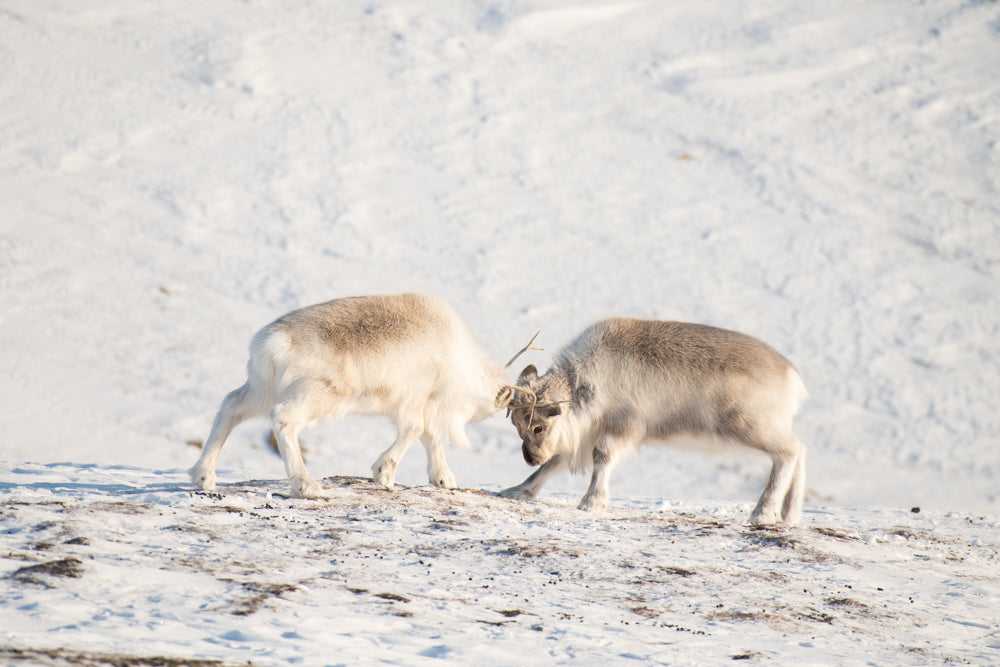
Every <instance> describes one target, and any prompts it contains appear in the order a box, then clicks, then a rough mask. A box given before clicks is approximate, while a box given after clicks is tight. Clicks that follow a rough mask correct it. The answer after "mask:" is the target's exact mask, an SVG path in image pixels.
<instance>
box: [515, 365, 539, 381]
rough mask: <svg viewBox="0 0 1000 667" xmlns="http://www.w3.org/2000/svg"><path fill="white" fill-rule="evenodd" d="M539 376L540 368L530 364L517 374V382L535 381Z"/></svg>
mask: <svg viewBox="0 0 1000 667" xmlns="http://www.w3.org/2000/svg"><path fill="white" fill-rule="evenodd" d="M537 377H538V369H537V368H535V366H534V364H529V365H528V366H525V367H524V370H523V371H521V374H520V375H518V376H517V383H518V384H520V385H526V384H528V383H529V382H532V381H534V380H535V378H537Z"/></svg>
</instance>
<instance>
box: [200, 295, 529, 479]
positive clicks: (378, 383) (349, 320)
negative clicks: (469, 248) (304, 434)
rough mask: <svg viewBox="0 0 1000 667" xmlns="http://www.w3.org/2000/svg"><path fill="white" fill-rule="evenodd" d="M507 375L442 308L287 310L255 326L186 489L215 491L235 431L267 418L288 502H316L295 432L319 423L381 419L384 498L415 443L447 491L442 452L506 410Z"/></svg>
mask: <svg viewBox="0 0 1000 667" xmlns="http://www.w3.org/2000/svg"><path fill="white" fill-rule="evenodd" d="M507 385H508V379H507V377H506V373H505V371H504V370H503V369H501V368H500V367H499V366H498V365H496V364H494V363H493V362H492V361H490V359H489V358H487V356H486V355H485V353H484V352H483V351H482V349H481V348H480V346H479V344H478V343H477V342H476V341H475V339H474V338H473V336H472V334H471V333H470V332H469V330H468V328H467V327H466V326H465V324H464V323H463V322H462V320H461V318H459V316H458V315H457V314H456V313H455V312H454V311H453V310H452V309H451V308H450V307H449V306H448V305H447V304H446V303H444V302H443V301H441V300H439V299H437V298H434V297H431V296H427V295H420V294H403V295H398V296H370V297H353V298H348V299H338V300H336V301H330V302H327V303H323V304H317V305H315V306H309V307H307V308H303V309H301V310H298V311H294V312H292V313H289V314H287V315H285V316H284V317H282V318H279V319H278V320H276V321H275V322H273V323H271V324H270V325H268V326H266V327H264V328H263V329H262V330H261V331H259V332H258V333H257V334H256V335H255V336H254V338H253V341H252V343H251V345H250V360H249V362H248V364H247V381H246V383H245V384H244V385H243V386H242V387H240V388H239V389H236V390H235V391H233V392H231V393H230V394H229V395H228V396H226V398H225V400H223V402H222V406H221V408H220V409H219V413H218V415H217V416H216V418H215V422H214V424H213V426H212V431H211V433H210V435H209V437H208V440H207V441H206V443H205V446H204V448H203V450H202V453H201V457H200V458H199V459H198V462H197V463H196V464H195V465H194V467H193V468H191V470H190V475H191V479H192V481H194V483H195V484H197V485H198V486H199V487H201V488H202V489H205V490H212V489H214V488H215V466H216V461H217V460H218V457H219V452H220V450H221V449H222V446H223V444H224V443H225V441H226V438H227V437H228V436H229V434H230V433H231V432H232V430H233V428H235V427H236V425H237V424H239V423H240V422H242V421H244V420H246V419H249V418H251V417H257V416H263V415H265V414H268V412H269V414H270V418H271V424H272V428H273V430H274V434H275V437H276V439H277V442H278V447H279V450H280V452H281V457H282V459H283V460H284V463H285V469H286V472H287V473H288V479H289V482H290V484H291V493H292V496H295V497H304V498H315V497H322V496H323V495H324V491H323V489H322V488H321V486H320V485H319V484H318V483H317V482H315V481H314V480H313V479H312V478H310V476H309V473H308V472H307V471H306V468H305V465H304V463H303V461H302V454H301V450H300V448H299V444H298V433H299V431H300V430H301V428H302V427H303V426H305V425H306V424H308V423H309V422H312V421H314V420H316V419H318V418H320V417H323V416H328V415H329V416H336V417H341V416H344V415H348V414H377V415H385V416H387V417H389V418H390V419H391V420H392V421H393V422H394V423H395V425H396V427H397V429H398V432H399V433H398V437H397V438H396V440H395V442H393V444H392V446H390V447H389V448H388V449H387V450H385V451H384V452H383V453H382V455H381V456H379V457H378V459H377V460H376V461H375V463H374V465H373V466H372V476H373V479H374V480H375V481H376V482H377V483H379V484H381V485H382V486H383V487H385V488H386V489H389V490H392V488H393V486H394V482H395V474H396V466H397V464H398V463H399V461H400V459H401V458H402V456H403V455H404V454H405V452H406V450H407V449H408V448H409V447H410V445H411V444H412V443H413V441H414V440H415V439H416V438H418V437H419V438H420V439H421V441H422V442H423V445H424V448H425V449H426V452H427V471H428V476H429V478H430V481H431V482H432V483H433V484H435V485H437V486H441V487H445V488H455V477H454V475H453V474H452V472H451V470H450V469H449V468H448V463H447V461H446V460H445V456H444V450H443V448H442V443H443V441H444V440H450V441H451V442H452V443H454V444H456V445H458V446H460V447H465V448H468V447H469V442H468V439H467V437H466V435H465V424H466V423H468V422H470V421H478V420H481V419H484V418H486V417H487V416H489V415H491V414H492V413H493V412H495V411H496V410H498V409H501V408H503V407H505V406H506V404H507V402H508V401H509V400H510V389H509V388H507Z"/></svg>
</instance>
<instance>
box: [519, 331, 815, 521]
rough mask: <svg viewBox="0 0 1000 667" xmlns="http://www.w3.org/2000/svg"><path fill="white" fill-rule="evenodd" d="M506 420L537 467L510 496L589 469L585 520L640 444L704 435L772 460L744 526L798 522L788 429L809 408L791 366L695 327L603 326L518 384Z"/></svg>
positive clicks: (799, 462)
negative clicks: (624, 460)
mask: <svg viewBox="0 0 1000 667" xmlns="http://www.w3.org/2000/svg"><path fill="white" fill-rule="evenodd" d="M516 386H517V395H516V396H515V397H514V398H513V400H512V402H511V403H510V405H509V406H508V409H509V410H510V412H509V415H510V418H511V421H512V422H513V424H514V426H515V428H516V429H517V432H518V434H519V435H520V436H521V438H522V440H523V443H522V446H521V451H522V453H523V455H524V460H525V461H527V463H528V464H529V465H532V466H536V465H540V466H541V467H540V468H539V469H538V470H536V471H535V472H534V474H532V475H531V476H530V477H528V479H526V480H525V481H524V482H522V483H521V484H519V485H518V486H514V487H511V488H509V489H506V490H504V491H502V492H501V495H502V496H504V497H507V498H516V499H528V498H533V497H534V496H535V495H536V494H537V493H538V491H539V489H541V487H542V485H543V484H544V483H545V481H546V480H547V479H548V478H549V477H551V476H552V475H553V474H555V473H556V472H558V471H560V470H562V469H564V468H566V467H568V468H569V469H570V471H571V472H580V471H582V470H585V469H587V468H591V467H593V473H592V476H591V479H590V487H589V488H588V489H587V492H586V494H584V496H583V498H582V499H581V500H580V504H579V507H580V509H583V510H592V511H602V510H604V509H605V508H606V507H607V504H608V499H609V496H610V488H609V480H610V477H611V471H612V469H613V468H614V466H615V464H616V463H617V462H618V461H619V460H620V459H621V458H622V457H623V456H624V455H626V454H627V453H630V452H632V451H634V450H637V449H638V447H639V445H640V444H642V443H645V442H650V441H654V442H657V441H658V442H666V441H670V440H672V439H674V438H676V437H677V436H708V437H711V438H720V439H723V440H726V441H730V442H733V443H736V444H739V445H744V446H747V447H752V448H754V449H757V450H760V451H762V452H764V453H765V454H767V455H768V456H769V457H770V458H771V461H772V467H771V473H770V475H769V477H768V479H767V485H766V486H765V488H764V492H763V493H762V494H761V496H760V500H758V502H757V506H756V507H755V508H754V510H753V512H752V513H751V515H750V523H752V524H773V523H777V522H779V521H781V522H785V523H788V524H794V523H796V522H797V521H798V519H799V517H800V515H801V512H802V500H803V493H804V490H805V465H806V450H805V447H804V446H803V444H802V443H801V442H800V441H799V439H798V438H797V437H796V435H795V433H793V432H792V419H793V417H794V416H795V414H796V412H797V411H798V409H799V406H800V405H801V403H802V402H803V401H804V400H805V398H806V390H805V386H804V385H803V384H802V380H801V378H800V377H799V374H798V372H797V371H796V370H795V368H794V366H792V364H791V363H790V362H789V361H788V360H787V359H785V357H783V356H781V355H780V354H778V353H777V352H776V351H774V350H773V349H772V348H771V347H769V346H768V345H766V344H765V343H763V342H761V341H759V340H757V339H755V338H751V337H750V336H747V335H744V334H741V333H737V332H734V331H727V330H724V329H717V328H714V327H709V326H705V325H701V324H687V323H682V322H662V321H655V320H637V319H627V318H619V319H608V320H604V321H601V322H598V323H596V324H594V325H592V326H591V327H589V328H588V329H586V330H585V331H584V332H583V333H582V334H581V335H580V336H579V337H578V338H577V339H576V340H574V341H573V342H572V343H570V344H569V345H568V346H567V347H566V348H565V349H563V350H562V351H561V352H560V353H559V354H558V355H557V356H556V359H555V362H554V363H553V365H552V368H551V369H550V370H549V371H548V372H547V373H545V374H544V375H542V376H539V375H538V371H537V370H536V369H535V367H534V366H528V367H526V368H525V369H524V370H523V371H522V372H521V374H520V376H519V377H518V379H517V385H516Z"/></svg>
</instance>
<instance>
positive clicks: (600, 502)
mask: <svg viewBox="0 0 1000 667" xmlns="http://www.w3.org/2000/svg"><path fill="white" fill-rule="evenodd" d="M577 508H578V509H581V510H583V511H584V512H603V511H604V510H606V509H608V500H607V498H598V497H596V496H584V497H583V498H582V499H581V500H580V504H579V505H577Z"/></svg>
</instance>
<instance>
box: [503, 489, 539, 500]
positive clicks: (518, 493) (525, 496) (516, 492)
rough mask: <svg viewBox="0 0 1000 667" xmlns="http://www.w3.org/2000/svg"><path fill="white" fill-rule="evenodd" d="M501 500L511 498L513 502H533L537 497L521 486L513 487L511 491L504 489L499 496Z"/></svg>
mask: <svg viewBox="0 0 1000 667" xmlns="http://www.w3.org/2000/svg"><path fill="white" fill-rule="evenodd" d="M497 495H498V496H500V497H501V498H510V499H511V500H531V499H533V498H534V497H535V494H534V493H533V492H531V491H529V490H527V489H522V488H521V487H519V486H512V487H510V488H509V489H504V490H503V491H501V492H500V493H498V494H497Z"/></svg>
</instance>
